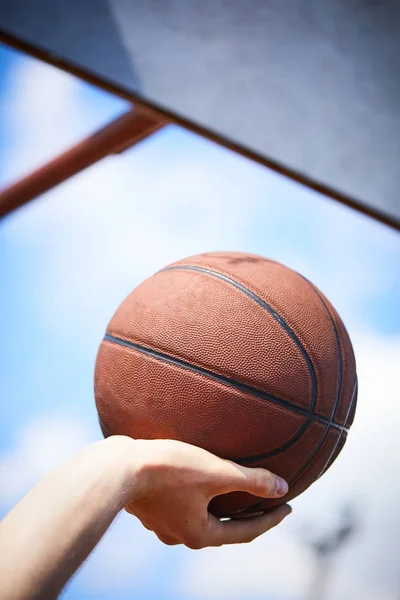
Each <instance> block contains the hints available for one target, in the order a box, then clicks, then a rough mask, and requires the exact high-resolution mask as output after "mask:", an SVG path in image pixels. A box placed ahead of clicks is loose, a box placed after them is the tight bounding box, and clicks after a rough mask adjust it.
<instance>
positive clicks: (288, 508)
mask: <svg viewBox="0 0 400 600" xmlns="http://www.w3.org/2000/svg"><path fill="white" fill-rule="evenodd" d="M279 508H280V509H281V512H282V513H283V517H282V519H286V517H288V516H289V515H290V513H291V512H292V507H291V506H289V504H284V505H283V506H280V507H279Z"/></svg>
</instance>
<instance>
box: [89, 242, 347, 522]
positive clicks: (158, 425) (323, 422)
mask: <svg viewBox="0 0 400 600" xmlns="http://www.w3.org/2000/svg"><path fill="white" fill-rule="evenodd" d="M95 396H96V405H97V410H98V413H99V419H100V424H101V427H102V430H103V433H104V435H106V436H107V435H112V434H124V435H128V436H131V437H133V438H143V439H153V438H158V439H160V438H169V439H176V440H181V441H185V442H188V443H191V444H194V445H196V446H201V447H202V448H205V449H207V450H209V451H210V452H213V453H214V454H217V455H218V456H221V457H223V458H228V459H230V460H233V461H235V462H237V463H240V464H242V465H246V466H250V467H264V468H267V469H269V470H271V471H273V472H274V473H277V474H278V475H281V476H282V477H284V478H285V479H286V480H287V481H288V482H289V485H290V490H289V493H288V494H287V495H286V496H285V497H284V498H283V499H277V500H265V499H264V500H263V499H260V498H256V497H254V496H251V495H249V494H245V493H242V492H238V493H232V494H225V495H223V496H218V497H217V498H214V500H213V501H212V502H211V504H210V511H211V512H212V513H214V514H215V515H217V516H220V517H230V516H239V515H240V516H241V515H244V514H246V513H247V512H252V511H255V510H266V509H269V508H272V507H273V506H276V505H277V504H280V503H282V502H287V501H289V500H291V499H292V498H294V497H295V496H297V495H299V494H301V493H302V492H303V491H304V490H305V489H307V488H308V487H309V486H310V485H311V484H312V483H313V482H314V481H315V480H316V479H317V478H318V477H320V476H321V475H322V474H323V473H324V472H325V471H326V470H327V469H328V468H329V466H330V465H331V464H332V463H333V461H334V460H335V458H336V457H337V456H338V454H339V452H340V451H341V449H342V448H343V445H344V443H345V441H346V436H347V430H348V428H349V427H350V425H351V423H352V421H353V418H354V413H355V407H356V401H357V378H356V369H355V359H354V353H353V349H352V345H351V342H350V339H349V336H348V334H347V331H346V329H345V327H344V325H343V323H342V321H341V319H340V317H339V315H338V314H337V312H336V311H335V309H334V308H333V306H332V305H331V304H330V302H329V301H328V300H327V299H326V298H325V296H324V295H323V294H322V293H321V292H320V291H319V290H318V289H317V288H316V287H315V286H314V285H313V284H312V283H310V282H309V281H308V280H307V279H305V278H304V277H302V276H301V275H299V274H298V273H296V272H294V271H292V270H291V269H289V268H287V267H285V266H283V265H281V264H279V263H277V262H274V261H272V260H267V259H265V258H262V257H260V256H254V255H249V254H241V253H231V252H216V253H208V254H200V255H198V256H192V257H190V258H186V259H183V260H181V261H178V262H176V263H174V264H172V265H170V266H169V267H166V268H165V269H163V270H161V271H159V272H158V273H156V274H155V275H153V276H152V277H150V278H149V279H147V280H146V281H144V282H143V283H142V284H141V285H139V286H138V287H137V288H136V289H135V290H134V291H133V292H132V293H131V294H130V295H129V296H128V297H127V298H126V300H124V302H123V303H122V304H121V306H120V307H119V308H118V310H117V312H116V313H115V315H114V316H113V318H112V319H111V321H110V323H109V325H108V327H107V333H106V336H105V338H104V340H103V342H102V343H101V345H100V349H99V352H98V356H97V362H96V370H95Z"/></svg>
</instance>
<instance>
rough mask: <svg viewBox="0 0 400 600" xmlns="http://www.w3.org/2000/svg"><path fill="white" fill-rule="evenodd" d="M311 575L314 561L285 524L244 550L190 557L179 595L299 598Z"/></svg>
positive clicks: (228, 549)
mask: <svg viewBox="0 0 400 600" xmlns="http://www.w3.org/2000/svg"><path fill="white" fill-rule="evenodd" d="M294 564H295V565H296V566H295V568H293V565H294ZM311 577H312V561H311V557H310V556H309V555H308V554H307V552H305V551H304V548H303V546H302V545H301V543H300V542H298V541H297V540H296V539H295V538H294V537H293V536H291V535H290V534H289V533H288V530H287V528H286V526H284V525H282V526H281V527H280V528H279V529H276V530H274V531H271V532H270V533H269V534H268V535H266V536H265V537H264V538H259V539H258V540H256V541H254V542H252V543H251V544H248V545H245V546H242V545H240V546H226V547H223V548H216V549H212V548H210V549H206V550H202V551H201V552H198V553H191V554H189V553H188V554H187V556H186V560H185V561H184V562H182V564H181V574H180V578H179V580H178V583H177V586H176V591H177V592H178V593H180V594H181V595H182V597H184V598H195V599H201V600H205V599H210V600H211V599H212V600H214V599H215V600H219V599H220V598H221V599H222V598H246V599H251V600H253V599H254V600H256V599H258V598H263V599H267V598H296V599H297V598H299V597H302V592H303V591H304V590H305V589H307V587H308V585H309V583H310V581H311Z"/></svg>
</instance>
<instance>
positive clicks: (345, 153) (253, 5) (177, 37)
mask: <svg viewBox="0 0 400 600" xmlns="http://www.w3.org/2000/svg"><path fill="white" fill-rule="evenodd" d="M3 6H6V8H7V10H5V11H2V22H3V23H4V24H5V25H6V27H7V28H9V29H11V30H13V31H14V32H15V33H17V34H19V35H22V36H24V37H25V38H27V39H30V40H32V39H33V40H34V41H36V42H37V43H41V44H42V45H43V46H46V47H48V48H51V49H52V50H55V51H56V52H62V53H63V54H64V55H65V56H67V57H69V58H70V59H72V60H74V61H78V62H79V63H80V64H81V65H82V66H83V67H86V68H90V69H91V70H93V71H96V72H98V73H100V74H102V75H103V76H105V77H108V78H111V79H113V80H114V81H115V82H116V83H120V84H123V85H124V86H128V87H131V89H137V78H135V75H134V73H135V70H137V72H138V75H139V80H140V82H141V91H140V93H141V94H142V95H143V96H144V97H145V98H147V99H149V100H151V101H153V102H156V103H157V104H158V105H160V106H163V107H165V108H167V109H169V110H171V111H173V112H175V113H178V114H180V115H181V116H183V117H185V118H188V119H190V120H191V121H193V122H195V123H197V124H199V125H201V126H204V127H206V128H208V129H211V130H213V131H215V132H217V133H220V134H222V135H224V136H225V137H227V138H229V139H231V140H233V141H235V142H238V143H239V144H241V145H242V146H244V147H247V148H249V149H251V150H253V151H256V152H258V153H261V154H263V155H266V156H268V157H270V158H272V159H274V160H277V161H280V162H281V163H283V164H284V165H286V166H288V167H290V168H292V169H294V170H296V171H298V172H300V173H303V174H305V175H307V176H309V177H312V178H313V179H315V180H316V181H318V182H321V183H324V184H326V185H328V186H331V187H333V188H334V189H337V190H339V191H340V192H342V193H345V194H348V195H350V196H353V197H354V198H356V199H358V200H359V201H360V203H364V204H367V205H369V206H371V207H374V208H375V209H377V210H379V211H381V212H383V213H386V214H388V215H391V216H392V218H394V219H398V220H399V222H400V168H399V163H400V160H399V158H400V118H399V113H400V3H398V2H396V1H395V0H384V1H383V2H374V1H372V0H352V1H350V0H347V1H345V0H284V1H282V0H264V1H262V0H252V1H251V0H246V1H243V0H230V1H223V0H197V1H195V0H181V1H178V0H147V1H138V0H136V1H135V0H110V3H109V7H110V12H108V11H106V10H105V4H104V0H102V1H101V2H99V1H94V0H91V1H90V2H88V1H86V2H85V1H84V2H82V4H81V5H80V6H78V3H77V2H76V0H74V1H73V2H71V1H69V2H67V1H65V2H60V1H57V2H54V0H37V1H36V2H35V3H31V2H29V0H13V1H12V2H11V1H10V0H7V1H5V0H0V7H3ZM100 7H101V9H100ZM21 15H24V16H23V17H22V16H21ZM32 19H33V20H32Z"/></svg>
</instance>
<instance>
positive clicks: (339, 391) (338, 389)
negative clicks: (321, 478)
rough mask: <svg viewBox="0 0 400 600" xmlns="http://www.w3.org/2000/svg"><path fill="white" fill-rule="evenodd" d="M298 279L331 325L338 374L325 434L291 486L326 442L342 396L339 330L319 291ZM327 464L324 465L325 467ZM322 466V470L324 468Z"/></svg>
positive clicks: (341, 357) (341, 355) (341, 361)
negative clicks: (324, 311)
mask: <svg viewBox="0 0 400 600" xmlns="http://www.w3.org/2000/svg"><path fill="white" fill-rule="evenodd" d="M300 277H302V279H304V281H306V282H307V283H308V284H309V286H310V287H311V289H312V290H313V291H314V293H315V294H316V295H317V296H318V298H319V299H320V301H321V303H322V305H323V306H324V308H325V310H326V312H327V314H328V317H329V320H330V322H331V325H332V329H333V333H334V336H335V340H336V357H337V368H338V373H337V385H336V396H335V402H334V404H333V407H332V413H331V416H330V418H329V420H328V422H327V424H326V429H325V432H324V433H323V435H322V436H321V439H320V440H319V442H318V444H317V445H316V446H315V448H314V450H313V451H312V452H311V454H310V456H309V457H308V459H307V461H306V462H305V463H304V465H303V466H302V467H301V468H300V469H299V470H298V472H297V473H296V474H295V475H294V476H293V477H292V478H291V480H290V482H288V483H290V484H293V483H294V482H295V481H296V479H298V478H299V477H300V476H301V475H302V474H303V473H304V471H305V470H306V469H307V468H308V467H309V465H310V464H311V463H312V461H313V460H314V458H315V457H316V456H317V455H318V452H319V451H320V449H321V447H322V445H323V443H324V441H325V440H326V437H327V435H328V432H329V430H330V426H331V424H332V423H333V422H334V418H335V415H336V411H337V408H338V406H339V401H340V397H341V394H342V389H343V354H342V346H341V343H340V342H341V338H340V334H339V330H338V328H337V326H336V323H335V321H334V318H333V316H332V315H331V311H330V310H329V307H328V305H327V304H326V302H325V300H324V299H323V297H322V296H321V294H320V293H319V291H318V290H317V289H316V287H315V286H314V285H313V284H312V283H311V282H310V281H308V279H306V278H305V277H303V276H302V275H300ZM340 437H341V435H339V436H338V439H337V441H336V444H335V447H334V450H333V451H335V450H336V448H337V445H338V443H339V440H340ZM326 464H327V463H325V466H326ZM325 466H324V468H325Z"/></svg>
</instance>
